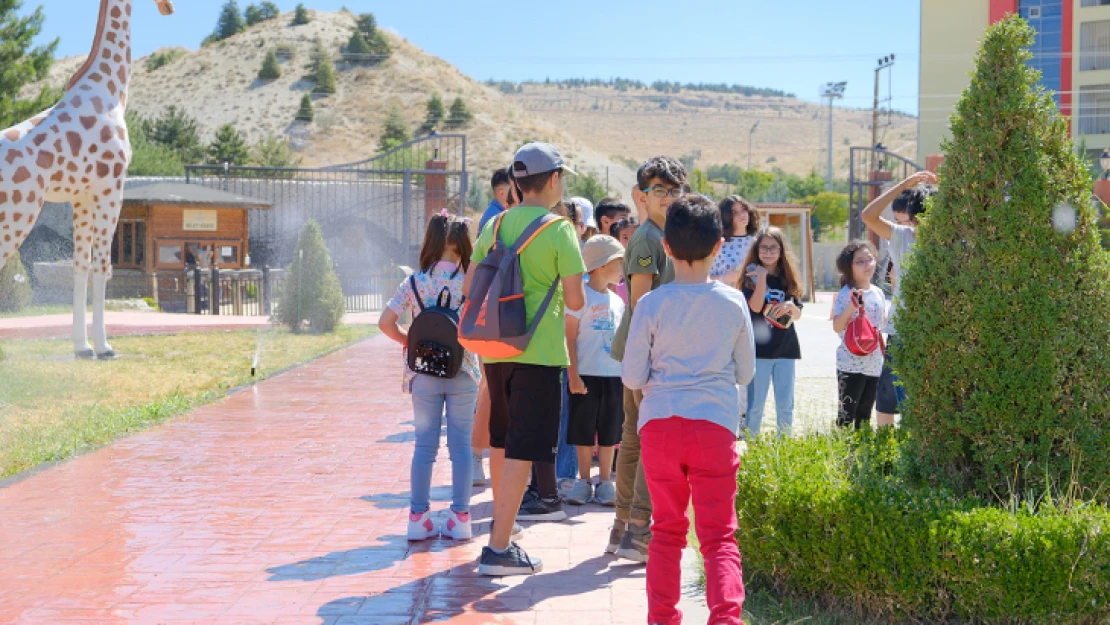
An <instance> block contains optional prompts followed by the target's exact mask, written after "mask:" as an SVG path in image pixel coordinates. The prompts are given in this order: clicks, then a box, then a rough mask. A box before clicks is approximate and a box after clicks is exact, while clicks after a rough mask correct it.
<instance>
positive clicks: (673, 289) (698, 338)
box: [621, 195, 755, 625]
mask: <svg viewBox="0 0 1110 625" xmlns="http://www.w3.org/2000/svg"><path fill="white" fill-rule="evenodd" d="M721 236H722V226H721V215H720V212H719V210H718V209H717V206H716V205H715V204H714V203H713V202H711V201H710V200H709V199H708V198H705V197H703V196H700V195H686V196H683V197H680V198H679V199H678V200H676V201H675V202H674V203H673V204H671V206H670V208H669V209H668V210H667V221H666V226H665V228H664V241H663V243H664V246H665V247H666V250H667V255H668V256H670V257H671V258H672V259H673V261H674V272H675V279H674V282H672V283H670V284H665V285H663V286H660V287H659V288H657V289H655V290H654V291H652V292H650V293H648V294H647V295H645V296H644V297H643V299H641V300H640V303H639V306H638V307H637V308H636V312H635V314H634V315H633V317H632V325H631V327H630V329H629V333H628V343H627V346H626V348H625V352H624V361H623V364H622V369H621V377H622V379H623V380H624V384H625V386H627V387H628V388H631V389H637V390H639V389H642V390H643V401H642V402H641V404H640V415H639V421H638V427H639V433H640V458H641V461H642V462H643V466H644V477H645V479H646V481H647V486H648V490H649V491H650V493H651V500H652V502H653V508H654V509H653V513H652V514H653V525H652V540H651V543H650V546H649V557H648V563H647V594H648V622H649V623H675V622H679V621H680V620H681V618H682V616H681V614H680V613H679V612H678V610H677V608H676V606H677V605H678V600H679V596H680V592H681V573H682V566H681V560H682V549H683V548H684V547H685V546H686V532H687V528H688V521H687V516H686V513H687V510H688V509H689V506H690V501H691V498H692V499H693V504H694V529H695V531H696V532H697V534H698V540H699V541H701V552H702V554H703V556H704V559H705V577H706V601H707V603H708V604H709V610H710V617H709V622H710V623H715V624H718V625H742V624H741V620H740V614H741V608H742V606H743V602H744V582H743V576H742V573H741V569H740V550H739V548H738V547H737V544H736V537H735V534H736V509H735V506H734V500H735V498H736V472H737V470H738V469H739V468H740V458H739V456H738V455H737V453H736V445H735V442H736V435H737V433H738V432H739V430H740V411H741V407H740V391H739V388H738V387H737V385H740V386H744V385H746V384H747V383H748V382H750V381H751V379H752V376H753V375H754V374H755V342H754V340H753V337H752V325H751V317H750V315H749V313H748V305H747V303H746V302H745V301H744V295H743V294H742V293H741V292H740V291H737V290H736V289H734V288H732V287H728V286H725V285H724V284H721V283H719V282H715V281H710V280H709V270H710V269H711V267H712V265H713V260H714V258H715V257H716V255H717V252H719V251H720V248H721V242H722V238H721Z"/></svg>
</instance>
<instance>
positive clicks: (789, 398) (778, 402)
mask: <svg viewBox="0 0 1110 625" xmlns="http://www.w3.org/2000/svg"><path fill="white" fill-rule="evenodd" d="M795 363H796V361H794V360H788V359H777V360H770V359H767V358H757V359H756V361H755V377H754V378H752V381H751V382H750V383H749V384H748V417H747V427H748V430H749V431H751V436H752V438H755V437H756V436H759V427H760V425H762V424H763V408H764V406H765V405H766V404H767V393H768V392H769V391H770V390H771V382H772V381H774V383H775V413H776V415H775V416H776V422H777V424H778V427H779V436H790V430H791V428H792V427H793V426H794V365H795Z"/></svg>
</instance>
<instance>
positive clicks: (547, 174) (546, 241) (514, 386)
mask: <svg viewBox="0 0 1110 625" xmlns="http://www.w3.org/2000/svg"><path fill="white" fill-rule="evenodd" d="M512 171H513V179H514V182H515V184H516V187H517V190H518V191H519V193H518V197H521V198H522V201H521V203H520V205H519V206H516V207H514V208H512V209H510V210H508V211H506V212H504V213H502V214H501V217H500V218H499V219H491V220H490V222H489V223H487V224H486V227H485V228H484V229H483V230H482V234H481V236H480V237H479V238H478V242H477V243H476V244H475V245H474V254H473V256H472V259H471V260H472V262H471V265H470V267H471V272H473V271H474V268H476V267H477V266H478V264H479V263H481V262H482V260H483V259H484V258H485V257H486V256H487V255H488V254H489V250H490V248H491V247H492V246H493V243H494V237H495V236H496V237H497V238H498V239H499V240H500V241H501V243H502V244H508V245H512V244H513V243H515V242H516V239H517V237H519V236H520V235H521V233H523V232H524V230H525V229H526V228H527V227H528V225H529V224H531V223H532V222H533V221H535V220H536V219H537V218H539V217H542V216H544V215H547V214H548V212H549V211H550V209H551V207H553V206H555V205H556V204H558V203H559V202H560V201H561V200H562V198H563V177H564V176H565V175H566V174H568V173H569V174H573V173H574V172H573V171H572V170H571V169H569V168H568V167H566V165H565V164H564V163H563V157H562V156H560V155H559V152H558V151H557V150H556V149H555V148H554V147H552V146H550V145H547V144H546V143H529V144H528V145H526V146H524V147H522V148H521V149H520V150H519V151H517V153H516V156H515V157H514V158H513V167H512ZM495 230H496V231H497V232H496V233H495ZM585 271H586V265H585V263H584V262H583V261H582V251H581V249H580V248H579V246H578V236H577V233H576V232H575V230H574V226H573V225H572V224H571V223H570V222H569V221H566V220H561V221H560V222H559V223H556V224H552V225H551V226H550V227H548V228H546V229H544V230H543V231H542V232H540V233H539V234H538V235H537V236H536V239H535V240H534V241H532V243H531V244H529V245H528V247H527V248H525V249H524V251H523V252H521V254H520V273H521V278H522V281H523V287H524V307H525V310H526V311H528V315H529V318H528V320H527V321H528V323H529V324H531V322H532V316H534V315H535V312H536V311H537V310H539V308H540V305H541V304H542V303H543V300H544V298H545V297H546V295H547V292H548V290H549V289H550V288H551V285H552V284H555V283H559V284H560V285H561V286H560V288H558V289H557V290H556V292H555V295H554V297H553V298H552V300H551V305H550V306H549V307H548V309H547V312H546V314H545V315H544V318H543V320H541V321H540V323H539V325H538V326H537V328H536V332H535V334H533V335H532V339H531V341H530V342H529V343H528V348H527V349H525V350H524V353H522V354H521V355H519V356H516V357H514V358H508V359H504V360H498V359H493V358H487V359H485V373H486V380H487V386H488V388H489V396H490V419H489V429H490V474H491V477H492V478H493V480H492V481H493V495H494V506H493V527H492V528H491V530H490V537H489V546H488V547H485V548H483V549H482V555H481V559H480V560H479V563H478V572H479V573H480V574H482V575H492V576H500V575H521V574H524V575H528V574H532V573H538V572H539V571H541V570H542V567H543V563H542V562H540V561H539V560H538V559H535V558H530V557H529V556H528V554H526V553H524V550H523V549H521V548H520V546H519V545H517V544H516V543H514V542H511V540H510V539H511V534H512V531H513V525H514V523H515V522H516V517H517V512H518V510H519V509H520V507H521V500H522V499H523V497H524V490H525V487H526V486H527V484H528V480H529V477H530V475H531V470H532V463H533V462H546V463H551V464H552V465H554V462H555V453H556V448H557V446H558V443H559V416H560V412H561V410H562V397H563V378H562V374H563V369H564V368H566V367H567V366H569V365H570V356H569V354H568V353H567V343H566V325H565V321H564V307H563V304H564V301H565V304H566V308H569V309H571V310H581V309H582V307H583V306H584V305H585V302H586V291H585V288H584V287H583V286H582V274H583V273H585ZM471 278H472V273H470V274H467V277H466V284H465V285H464V287H463V292H464V293H469V292H470V280H471ZM551 478H552V482H553V481H554V472H552V476H551ZM552 486H554V484H552ZM552 494H553V500H552V501H547V500H543V499H541V500H539V501H533V502H531V503H532V504H533V505H534V506H535V507H537V508H546V507H547V506H550V509H551V510H552V513H553V514H554V513H555V512H559V513H561V512H562V503H561V501H560V500H559V499H558V495H557V494H555V493H554V492H553V493H552Z"/></svg>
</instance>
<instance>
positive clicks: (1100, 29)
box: [1079, 0, 1110, 72]
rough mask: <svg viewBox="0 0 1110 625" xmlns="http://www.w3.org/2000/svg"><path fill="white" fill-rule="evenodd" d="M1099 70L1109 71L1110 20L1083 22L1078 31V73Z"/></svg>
mask: <svg viewBox="0 0 1110 625" xmlns="http://www.w3.org/2000/svg"><path fill="white" fill-rule="evenodd" d="M1108 1H1110V0H1108ZM1099 69H1110V20H1102V21H1098V22H1084V23H1083V24H1082V25H1081V27H1080V30H1079V71H1081V72H1086V71H1091V70H1099Z"/></svg>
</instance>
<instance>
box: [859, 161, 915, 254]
mask: <svg viewBox="0 0 1110 625" xmlns="http://www.w3.org/2000/svg"><path fill="white" fill-rule="evenodd" d="M922 169H923V168H922V167H921V166H920V165H918V164H917V163H915V162H913V161H911V160H910V159H908V158H906V157H904V156H901V155H898V154H895V153H894V152H888V151H887V150H885V149H883V148H852V149H851V158H850V162H849V168H848V212H849V215H848V239H849V240H853V239H859V238H863V237H864V235H865V234H866V228H864V225H863V221H862V220H861V219H860V214H861V213H862V212H863V209H864V208H866V207H867V204H868V203H869V202H870V201H871V196H872V195H873V193H872V189H876V190H878V193H874V195H875V196H878V194H879V193H881V192H882V189H883V187H884V186H885V185H887V184H889V183H891V182H898V181H901V180H904V179H906V178H908V177H909V176H910V174H913V173H914V172H918V171H921V170H922Z"/></svg>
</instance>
